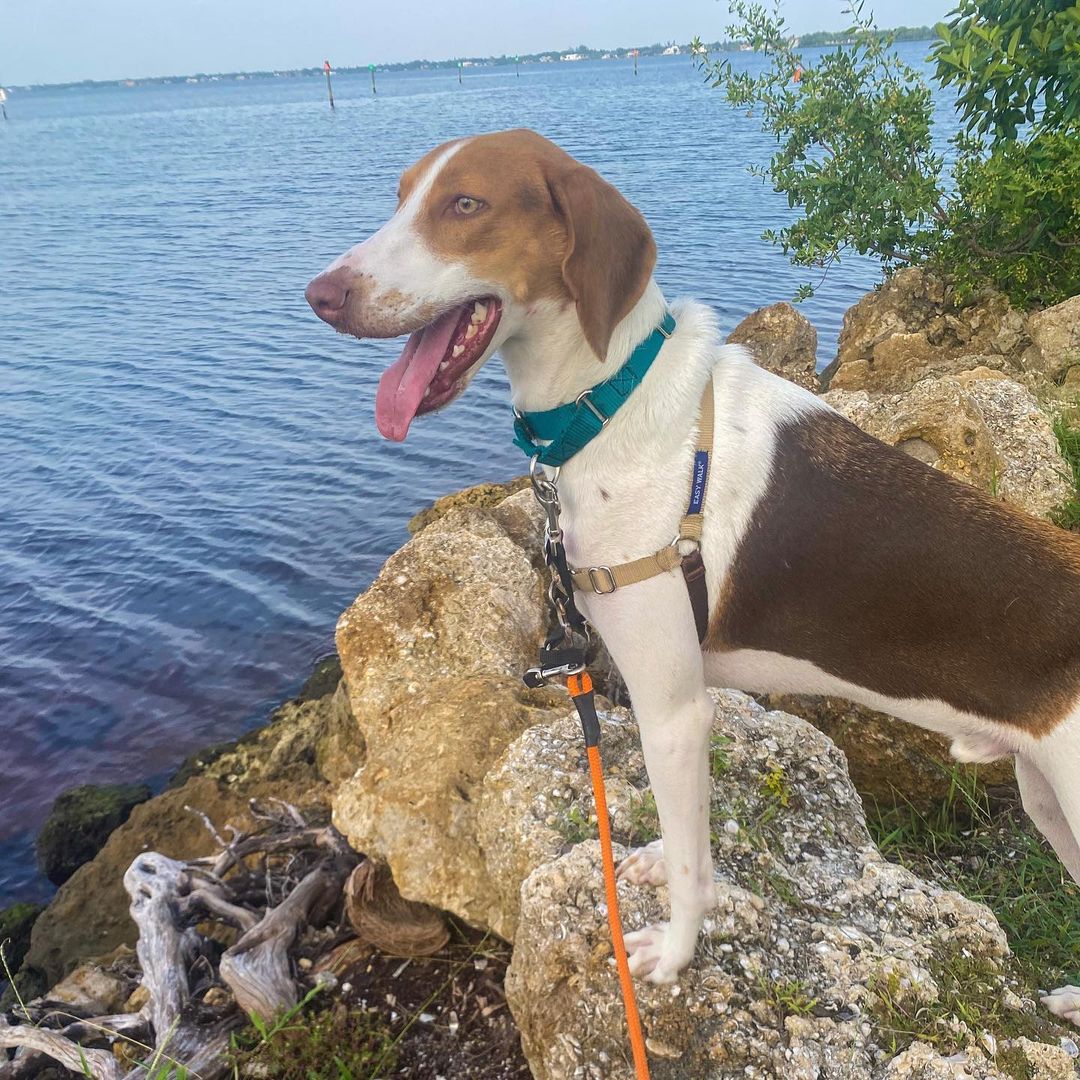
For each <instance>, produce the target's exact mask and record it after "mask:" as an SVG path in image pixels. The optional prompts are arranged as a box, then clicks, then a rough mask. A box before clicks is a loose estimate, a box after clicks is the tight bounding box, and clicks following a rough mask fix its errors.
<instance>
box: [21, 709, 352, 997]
mask: <svg viewBox="0 0 1080 1080" xmlns="http://www.w3.org/2000/svg"><path fill="white" fill-rule="evenodd" d="M340 710H341V702H340V700H339V701H338V702H337V705H335V695H327V696H326V697H323V698H320V699H318V700H316V701H294V702H288V703H286V704H285V705H283V706H282V707H281V708H280V709H278V710H276V711H275V713H274V714H273V716H272V718H271V722H270V724H269V725H268V726H267V727H265V728H262V729H260V730H259V731H256V732H253V733H252V734H251V735H248V736H245V737H244V738H243V739H241V740H240V741H239V742H238V743H234V744H231V746H230V747H229V748H227V749H225V750H223V751H221V750H219V752H218V754H217V756H216V757H214V758H213V760H211V761H208V762H206V763H205V764H204V765H203V766H202V771H199V772H196V773H195V774H193V775H189V779H187V780H186V781H185V782H184V783H182V784H180V785H179V786H176V787H172V788H169V789H168V790H166V791H164V792H163V793H162V794H161V795H158V796H156V797H155V798H153V799H150V800H148V801H147V802H144V803H142V804H141V805H139V806H137V807H135V809H134V810H133V811H132V813H131V816H130V817H129V818H128V820H127V821H126V822H125V823H124V824H123V825H121V826H120V827H119V828H118V829H116V830H115V831H114V832H113V833H112V834H111V835H110V836H109V839H108V840H107V841H106V843H105V846H104V847H103V848H102V849H101V851H100V852H98V854H97V856H96V857H95V858H94V859H93V860H92V861H91V862H89V863H87V864H85V865H84V866H82V867H80V868H79V869H78V870H77V871H76V872H75V873H74V874H73V875H72V876H71V878H70V879H69V880H68V881H67V882H65V884H64V885H62V886H61V888H60V890H59V892H58V893H57V894H56V896H55V897H54V898H53V900H52V903H50V904H49V906H48V907H47V908H46V909H45V911H43V912H42V913H41V915H40V916H39V917H38V919H37V922H36V923H35V924H34V929H33V932H32V934H31V943H30V949H29V951H28V952H27V955H26V960H25V965H24V971H25V972H29V973H33V972H36V973H39V974H41V975H44V977H45V979H46V980H47V983H48V984H50V985H51V984H52V983H54V982H55V981H56V980H58V979H60V978H62V977H63V976H64V975H66V974H67V973H68V972H69V971H70V970H71V969H72V968H73V967H74V966H75V965H76V964H78V963H79V962H80V961H82V960H86V959H89V958H92V957H96V956H100V955H101V954H103V953H106V952H108V951H109V950H111V949H114V948H115V947H116V946H118V945H121V944H131V943H133V942H134V941H135V937H136V930H135V924H134V923H133V922H132V921H131V918H130V916H129V915H128V897H127V894H126V893H125V891H124V886H123V876H124V872H125V871H126V870H127V868H128V866H129V865H130V864H131V861H132V859H134V858H135V856H136V855H138V854H139V852H141V851H147V850H158V851H168V852H169V854H170V855H171V856H173V857H174V858H178V859H186V858H193V857H195V856H199V855H208V854H210V853H211V852H213V851H215V850H216V848H217V845H216V844H215V842H214V840H213V839H212V837H211V836H210V834H209V833H208V832H207V830H206V827H205V826H204V825H203V823H202V821H201V820H200V819H199V818H198V817H197V816H196V815H195V814H193V813H192V812H191V811H189V810H188V809H186V807H188V806H190V807H193V808H194V809H197V810H201V811H202V812H203V813H205V814H207V815H208V816H209V817H210V819H211V820H212V821H213V822H214V823H215V824H216V825H217V826H218V828H219V829H220V828H222V827H223V826H224V825H225V824H226V823H232V824H235V825H236V826H237V827H238V828H245V827H248V828H251V827H253V826H254V824H255V823H254V821H253V819H252V818H251V815H250V811H249V806H248V802H249V800H250V799H252V798H257V799H268V798H280V799H285V800H287V801H288V802H291V803H294V804H295V805H297V806H300V807H301V808H302V809H305V810H306V811H307V812H309V813H311V814H312V815H313V816H315V817H318V816H320V815H321V816H322V817H323V818H325V817H327V816H328V814H329V802H330V788H329V785H328V783H327V780H326V776H325V774H324V773H322V772H320V771H319V766H318V765H317V764H316V762H317V761H318V760H319V759H320V758H323V759H324V760H325V758H326V756H327V755H326V754H325V753H323V754H321V753H320V747H323V746H324V744H325V743H326V741H327V740H329V739H331V738H332V737H333V736H334V734H335V732H337V731H338V730H339V727H340V725H341V720H342V718H341V715H340ZM346 720H347V721H348V723H347V724H346V729H347V730H348V731H350V732H353V733H354V732H355V725H353V724H352V722H351V718H348V717H346ZM350 738H352V739H354V742H355V741H358V740H355V735H354V734H353V735H351V736H350ZM333 761H334V762H335V763H336V764H335V766H334V768H335V769H336V768H341V767H344V762H343V760H342V759H340V758H338V757H336V756H334V758H333ZM354 767H355V766H354ZM334 775H337V773H336V772H334Z"/></svg>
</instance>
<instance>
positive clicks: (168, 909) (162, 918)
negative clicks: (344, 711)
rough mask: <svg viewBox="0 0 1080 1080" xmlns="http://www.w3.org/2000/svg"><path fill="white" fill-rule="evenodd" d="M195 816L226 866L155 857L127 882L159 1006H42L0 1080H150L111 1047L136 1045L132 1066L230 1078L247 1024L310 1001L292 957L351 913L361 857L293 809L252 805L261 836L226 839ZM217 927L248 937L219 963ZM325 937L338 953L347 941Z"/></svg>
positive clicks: (0, 1032)
mask: <svg viewBox="0 0 1080 1080" xmlns="http://www.w3.org/2000/svg"><path fill="white" fill-rule="evenodd" d="M189 809H190V808H189ZM193 812H194V813H197V814H198V816H199V817H201V818H202V820H203V822H204V824H205V825H206V826H207V829H208V830H209V831H210V833H211V835H212V836H213V837H214V839H215V841H216V842H217V844H218V845H219V847H220V848H221V850H220V851H219V852H218V853H217V854H216V855H214V856H211V857H209V858H203V859H193V860H189V861H186V862H184V861H180V860H177V859H171V858H169V857H168V856H166V855H163V854H160V853H158V852H147V853H145V854H142V855H139V856H138V857H137V858H136V859H135V860H134V861H133V862H132V863H131V866H130V867H129V868H128V870H127V873H126V874H125V875H124V887H125V888H126V889H127V892H128V895H129V896H130V897H131V909H130V910H131V916H132V918H133V919H134V921H135V923H136V925H137V926H138V930H139V940H138V945H137V948H136V953H137V956H138V959H139V963H140V965H141V967H142V981H143V986H144V987H145V988H146V990H147V993H148V995H149V1000H148V1001H147V1003H146V1005H145V1006H144V1007H143V1009H142V1011H141V1012H139V1013H132V1014H125V1015H124V1016H122V1017H118V1016H106V1017H89V1018H78V1017H73V1016H72V1015H71V1013H66V1014H65V1013H62V1012H60V1011H58V1010H55V1009H54V1008H53V1007H52V1005H51V1004H50V1003H49V1002H48V1001H43V1002H40V1003H32V1004H31V1005H29V1006H27V1007H26V1008H20V1010H18V1014H17V1018H18V1019H19V1020H20V1021H23V1022H20V1023H15V1024H12V1023H8V1022H7V1021H6V1020H4V1019H3V1017H0V1048H11V1047H16V1048H21V1052H20V1055H19V1056H18V1057H17V1058H16V1059H15V1060H14V1061H6V1060H5V1059H6V1055H5V1054H4V1053H0V1080H17V1078H19V1077H22V1076H30V1075H33V1072H34V1071H35V1070H36V1068H37V1067H38V1066H40V1064H41V1062H42V1060H43V1059H42V1058H41V1055H47V1056H48V1057H50V1058H53V1059H54V1060H55V1061H58V1062H60V1063H61V1064H62V1065H64V1066H65V1067H66V1068H69V1069H71V1070H72V1071H74V1072H75V1073H76V1074H82V1073H85V1070H86V1069H89V1070H90V1072H91V1074H92V1075H93V1076H94V1077H95V1078H96V1080H122V1078H124V1077H136V1076H139V1077H143V1078H144V1080H145V1076H146V1069H145V1067H144V1066H143V1065H142V1064H138V1065H136V1066H135V1067H134V1068H130V1067H125V1066H123V1065H121V1064H120V1061H119V1060H118V1059H117V1057H116V1056H114V1055H113V1053H112V1052H111V1050H109V1049H105V1048H104V1047H105V1046H107V1045H109V1044H112V1043H115V1042H117V1041H120V1040H126V1041H128V1042H129V1043H130V1044H131V1046H130V1051H131V1052H130V1053H128V1054H127V1055H126V1057H127V1060H129V1061H132V1062H135V1061H146V1060H150V1059H153V1058H155V1056H156V1057H157V1058H158V1060H159V1061H160V1062H163V1063H167V1062H171V1063H175V1064H176V1065H178V1066H183V1068H184V1069H185V1070H186V1071H187V1074H188V1075H189V1076H191V1077H193V1078H199V1080H216V1078H218V1077H221V1076H224V1075H225V1073H226V1071H227V1069H228V1062H227V1054H226V1051H227V1050H228V1046H229V1039H230V1035H231V1033H232V1032H233V1031H234V1030H236V1028H238V1027H239V1026H241V1025H242V1024H243V1023H245V1022H246V1017H247V1015H251V1014H254V1015H257V1016H258V1017H260V1018H261V1019H263V1020H267V1021H269V1020H271V1019H272V1018H274V1017H276V1016H278V1015H280V1014H281V1013H282V1012H285V1011H286V1010H288V1009H290V1008H292V1007H293V1006H294V1005H295V1004H296V1003H297V1001H299V1000H300V997H301V987H300V986H299V985H298V982H297V977H296V975H295V973H294V968H295V965H294V962H293V961H294V959H295V958H294V957H291V956H290V950H291V949H292V948H293V947H294V945H295V944H296V943H297V942H298V941H299V940H300V939H301V938H302V937H303V936H304V934H305V932H307V931H308V930H311V929H313V928H316V927H318V926H320V925H322V924H323V923H325V921H326V920H327V918H329V917H330V915H331V914H333V913H334V912H335V911H340V910H341V906H342V890H343V886H344V885H345V882H346V880H347V879H348V877H349V875H350V873H351V872H352V870H353V869H354V867H355V866H356V865H357V862H358V861H359V859H360V857H359V856H358V855H357V854H356V853H355V852H353V851H352V849H351V848H350V847H349V846H348V844H347V843H346V842H345V839H344V837H342V835H341V834H340V833H339V832H338V831H337V830H336V829H334V828H333V826H329V825H328V826H322V827H318V826H311V825H309V824H308V822H307V821H306V820H305V819H304V817H303V816H302V815H301V814H300V812H299V811H298V810H297V809H296V808H295V807H293V806H290V805H289V804H287V803H284V802H276V803H275V804H274V805H272V806H266V807H264V806H260V805H258V804H256V803H255V802H252V804H251V813H252V816H253V817H254V818H255V820H256V821H257V822H258V828H257V829H256V830H255V831H253V832H251V833H243V832H240V831H238V830H236V829H234V828H232V827H231V826H226V827H225V829H224V830H223V832H224V834H226V835H227V836H228V839H226V835H223V834H222V833H221V832H218V830H217V829H216V828H215V826H214V824H213V823H212V822H211V821H210V820H209V819H208V818H207V817H206V815H205V814H202V813H200V812H199V811H193ZM207 922H209V923H213V924H217V925H224V926H227V927H230V928H232V929H231V930H230V931H229V933H234V932H238V933H239V935H240V936H239V939H238V940H237V941H236V943H235V944H234V945H232V946H231V947H230V948H228V949H226V950H225V952H224V953H223V954H222V955H221V956H220V958H218V952H219V951H220V946H219V945H215V944H214V942H213V941H211V940H210V939H209V938H208V937H207V936H204V934H202V933H200V932H199V927H200V926H202V925H203V924H205V923H207ZM321 933H323V937H324V938H326V940H327V947H328V948H330V949H331V950H332V949H333V948H334V947H336V946H338V945H339V944H340V943H341V942H342V940H343V936H344V937H347V936H348V935H342V934H340V933H336V932H335V931H333V930H327V931H325V932H321ZM316 940H319V938H318V936H317V937H316ZM308 968H309V969H311V968H313V965H312V964H308ZM322 977H323V978H327V977H329V976H322ZM222 985H224V986H226V987H227V988H228V990H229V991H230V992H231V994H230V993H226V992H225V991H224V990H223V989H221V987H222ZM214 987H217V989H216V990H213V994H212V995H211V994H208V993H207V991H209V990H212V989H213V988H214ZM204 996H205V998H206V1000H205V1001H204V1000H203V998H204ZM211 997H213V998H214V1006H210V1005H209V1004H208V1002H210V999H211ZM84 1062H85V1065H84Z"/></svg>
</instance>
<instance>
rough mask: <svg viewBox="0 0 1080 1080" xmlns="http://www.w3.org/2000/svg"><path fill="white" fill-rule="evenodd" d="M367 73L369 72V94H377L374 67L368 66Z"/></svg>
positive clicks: (372, 65)
mask: <svg viewBox="0 0 1080 1080" xmlns="http://www.w3.org/2000/svg"><path fill="white" fill-rule="evenodd" d="M368 71H370V72H371V92H372V93H373V94H377V93H378V92H379V91H378V90H376V89H375V65H374V64H368Z"/></svg>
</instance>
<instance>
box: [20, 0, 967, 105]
mask: <svg viewBox="0 0 1080 1080" xmlns="http://www.w3.org/2000/svg"><path fill="white" fill-rule="evenodd" d="M869 6H870V7H872V8H873V10H874V13H875V15H876V18H877V24H878V26H883V27H886V26H888V27H891V26H898V25H907V26H920V25H923V24H924V23H925V24H931V25H932V24H933V23H935V22H937V21H938V20H939V19H940V18H942V17H943V16H944V15H945V14H946V12H947V11H948V10H949V9H950V8H951V7H952V6H953V3H952V0H876V2H875V0H870V3H869ZM783 11H784V14H785V16H786V18H787V20H788V23H789V24H790V26H791V27H792V29H793V31H794V32H796V33H805V32H807V31H810V30H831V29H839V28H841V27H843V26H846V25H847V24H848V21H849V20H848V18H847V17H846V16H845V14H844V4H843V2H842V0H784V2H783ZM728 22H729V18H728V14H727V3H726V0H499V2H497V3H491V2H489V3H487V4H484V5H480V4H475V3H469V2H461V0H458V2H454V3H433V2H431V0H427V2H424V0H305V2H300V0H90V2H87V0H0V85H4V84H7V85H20V84H24V83H50V82H73V81H76V80H79V79H120V78H140V77H145V76H150V75H186V74H192V73H196V72H206V73H213V72H220V71H259V70H272V69H275V68H297V67H311V66H314V65H316V64H321V63H322V61H323V60H324V59H325V58H329V59H330V61H331V62H332V63H333V64H334V65H336V66H338V67H347V66H351V65H357V64H368V63H389V62H393V61H397V60H413V59H419V58H425V59H433V60H434V59H444V58H447V57H453V56H458V55H462V56H492V55H499V54H501V53H507V54H509V55H513V54H514V53H530V52H540V51H545V50H548V49H552V50H556V49H559V50H566V49H568V48H571V47H572V46H575V45H579V44H585V45H590V46H594V47H600V46H607V47H616V46H631V45H646V44H651V43H652V42H655V41H669V40H674V41H681V42H685V41H689V40H690V39H691V38H692V37H694V36H695V35H699V36H700V37H702V38H704V39H705V40H707V41H708V40H717V39H720V38H723V37H724V36H725V34H724V29H725V27H726V26H727V24H728Z"/></svg>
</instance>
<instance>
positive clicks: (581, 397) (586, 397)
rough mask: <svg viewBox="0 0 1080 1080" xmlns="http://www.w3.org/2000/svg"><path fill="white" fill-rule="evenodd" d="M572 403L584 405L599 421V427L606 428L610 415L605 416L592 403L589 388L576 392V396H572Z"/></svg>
mask: <svg viewBox="0 0 1080 1080" xmlns="http://www.w3.org/2000/svg"><path fill="white" fill-rule="evenodd" d="M574 404H575V405H577V406H581V405H584V406H585V408H586V409H588V410H589V412H591V413H592V414H593V416H595V417H596V419H597V420H599V421H600V427H601V429H603V428H606V427H607V426H608V424H609V423H610V422H611V417H610V416H605V415H604V414H603V413H602V412H601V411H600V410H599V409H598V408H597V407H596V405H595V404H594V403H593V399H592V390H591V389H589V390H585V391H583V392H582V393H580V394H578V396H577V397H576V398H574Z"/></svg>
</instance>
